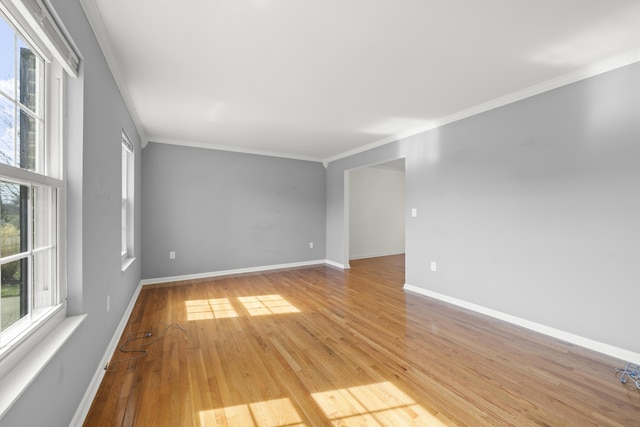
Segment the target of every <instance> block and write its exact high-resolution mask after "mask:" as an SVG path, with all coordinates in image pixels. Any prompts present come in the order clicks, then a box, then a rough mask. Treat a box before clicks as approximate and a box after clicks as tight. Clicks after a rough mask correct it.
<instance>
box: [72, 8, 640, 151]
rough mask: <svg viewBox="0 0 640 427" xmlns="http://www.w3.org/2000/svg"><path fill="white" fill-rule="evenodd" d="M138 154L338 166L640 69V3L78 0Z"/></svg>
mask: <svg viewBox="0 0 640 427" xmlns="http://www.w3.org/2000/svg"><path fill="white" fill-rule="evenodd" d="M81 3H82V4H83V6H84V8H85V11H86V12H87V15H88V17H89V19H90V22H91V25H92V26H93V28H94V31H95V32H96V34H97V37H98V40H99V42H100V45H101V46H102V49H103V51H104V52H105V56H106V57H107V61H108V62H109V65H110V67H111V70H112V72H113V74H114V76H115V79H116V81H117V83H118V85H119V87H120V90H121V92H122V94H123V96H124V98H125V101H126V102H127V105H128V107H129V109H130V111H131V114H132V116H133V117H134V120H135V122H136V126H137V128H138V131H139V132H140V133H141V136H142V138H143V140H145V141H153V142H166V143H175V144H184V145H193V146H203V147H212V148H222V149H232V150H237V151H243V152H253V153H263V154H272V155H281V156H286V157H292V158H302V159H311V160H332V159H335V158H339V157H340V156H343V155H345V154H348V153H353V152H357V151H359V150H362V149H364V148H365V147H372V146H376V145H380V144H382V143H386V142H390V141H392V140H394V139H395V138H397V137H399V136H403V135H409V134H413V133H416V132H418V131H421V130H425V129H429V128H432V127H434V126H437V125H439V124H443V123H447V122H450V121H453V120H455V119H458V118H461V117H465V116H468V115H471V114H474V113H477V112H480V111H483V110H486V109H489V108H492V107H495V106H498V105H503V104H505V103H508V102H511V101H514V100H517V99H521V98H523V97H526V96H530V95H532V94H535V93H539V92H541V91H544V90H548V89H550V88H553V87H557V86H559V85H562V84H566V83H569V82H571V81H575V80H578V79H580V78H584V77H588V76H590V75H594V74H597V73H598V72H602V71H603V70H607V69H611V68H615V67H616V66H620V65H624V64H627V63H631V62H635V61H638V60H640V54H639V52H640V2H639V1H637V0H483V1H478V0H315V1H312V0H182V1H168V0H135V1H132V0H81Z"/></svg>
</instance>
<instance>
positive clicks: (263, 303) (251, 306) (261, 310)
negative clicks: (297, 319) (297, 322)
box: [238, 295, 300, 316]
mask: <svg viewBox="0 0 640 427" xmlns="http://www.w3.org/2000/svg"><path fill="white" fill-rule="evenodd" d="M238 301H240V302H241V303H242V305H243V306H244V308H245V309H246V310H247V311H248V312H249V314H250V315H252V316H264V315H267V314H287V313H299V312H300V310H298V309H297V308H295V307H294V306H293V305H291V304H289V302H287V300H285V299H284V298H282V297H281V296H280V295H260V296H253V297H238Z"/></svg>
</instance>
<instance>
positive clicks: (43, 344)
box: [0, 314, 87, 419]
mask: <svg viewBox="0 0 640 427" xmlns="http://www.w3.org/2000/svg"><path fill="white" fill-rule="evenodd" d="M86 317H87V315H86V314H81V315H78V316H70V317H66V318H65V319H64V320H63V321H62V322H61V323H59V324H58V325H57V326H55V327H54V328H53V330H52V331H51V332H50V333H49V334H48V335H47V336H46V337H45V338H44V339H43V340H42V341H40V342H39V343H37V344H36V345H35V347H34V348H33V349H31V351H29V352H28V353H27V354H25V355H24V357H22V358H21V360H20V362H19V363H18V364H17V365H16V366H14V367H13V368H12V369H11V370H10V371H9V372H8V373H7V374H6V375H5V376H4V377H2V378H0V419H1V418H2V417H3V416H4V415H5V414H6V413H7V412H8V411H9V409H10V408H11V406H13V404H14V403H15V402H16V401H17V400H18V398H19V397H20V396H21V395H22V393H23V392H24V391H25V390H26V389H27V387H29V385H30V384H31V383H32V382H33V380H34V379H35V378H36V377H37V376H38V374H39V373H40V372H41V371H42V370H43V369H44V367H45V366H47V363H49V361H51V359H53V357H54V356H55V355H56V353H58V351H59V350H60V349H61V348H62V346H63V345H64V343H65V342H67V340H68V339H69V337H70V336H71V335H73V333H74V332H75V330H76V329H78V327H79V326H80V325H81V324H82V322H83V321H84V319H85V318H86Z"/></svg>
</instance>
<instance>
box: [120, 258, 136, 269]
mask: <svg viewBox="0 0 640 427" xmlns="http://www.w3.org/2000/svg"><path fill="white" fill-rule="evenodd" d="M135 260H136V258H135V257H133V258H125V259H123V260H122V271H123V272H125V271H127V269H128V268H129V266H130V265H131V264H133V261H135Z"/></svg>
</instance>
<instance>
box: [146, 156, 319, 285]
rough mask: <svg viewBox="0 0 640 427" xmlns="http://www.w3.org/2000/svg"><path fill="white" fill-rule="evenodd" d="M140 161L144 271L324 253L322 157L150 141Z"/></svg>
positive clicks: (161, 273) (201, 269)
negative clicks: (297, 157)
mask: <svg viewBox="0 0 640 427" xmlns="http://www.w3.org/2000/svg"><path fill="white" fill-rule="evenodd" d="M142 169H143V176H142V183H143V189H142V213H143V217H144V223H143V225H142V230H143V239H142V240H143V247H142V252H143V254H144V259H143V277H144V278H163V277H173V276H181V275H190V274H199V273H209V272H217V271H224V270H233V269H240V268H247V267H258V266H269V265H277V264H286V263H295V262H303V261H314V260H324V259H325V252H326V249H325V170H324V167H323V166H322V164H320V163H317V162H308V161H302V160H291V159H282V158H277V157H267V156H258V155H252V154H243V153H232V152H227V151H218V150H208V149H201V148H191V147H182V146H177V145H167V144H155V143H150V144H149V145H148V146H147V147H145V149H144V150H143V152H142ZM309 242H314V247H313V249H310V248H309ZM169 251H175V252H176V258H175V259H174V260H170V259H169Z"/></svg>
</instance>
